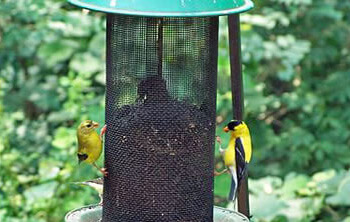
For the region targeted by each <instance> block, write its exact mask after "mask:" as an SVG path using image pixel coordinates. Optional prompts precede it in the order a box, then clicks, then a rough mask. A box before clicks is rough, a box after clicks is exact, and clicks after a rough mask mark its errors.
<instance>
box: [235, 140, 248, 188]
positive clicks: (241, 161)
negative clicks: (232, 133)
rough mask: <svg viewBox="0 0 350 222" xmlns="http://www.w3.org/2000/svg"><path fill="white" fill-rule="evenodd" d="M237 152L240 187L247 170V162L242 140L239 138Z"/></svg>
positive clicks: (236, 144)
mask: <svg viewBox="0 0 350 222" xmlns="http://www.w3.org/2000/svg"><path fill="white" fill-rule="evenodd" d="M235 150H236V167H237V179H238V187H239V184H240V181H241V180H242V178H243V177H244V176H245V172H246V170H247V162H246V160H245V151H244V146H243V143H242V140H241V138H237V139H236V142H235Z"/></svg>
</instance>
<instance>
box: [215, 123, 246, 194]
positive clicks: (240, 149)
mask: <svg viewBox="0 0 350 222" xmlns="http://www.w3.org/2000/svg"><path fill="white" fill-rule="evenodd" d="M224 131H225V132H230V133H231V138H230V141H229V144H228V148H227V149H225V150H224V149H222V148H221V140H220V138H217V141H218V142H219V143H220V153H221V154H222V155H223V157H224V162H225V166H226V167H227V168H228V169H229V171H230V174H231V175H232V181H231V189H230V194H229V200H231V201H234V200H235V199H236V197H237V190H238V188H239V185H240V182H241V180H242V179H243V178H244V176H245V172H246V170H247V165H248V163H249V162H250V159H251V156H252V143H251V138H250V133H249V129H248V126H247V125H246V124H245V123H244V122H243V121H239V120H231V121H230V122H229V123H228V124H227V126H226V127H225V128H224Z"/></svg>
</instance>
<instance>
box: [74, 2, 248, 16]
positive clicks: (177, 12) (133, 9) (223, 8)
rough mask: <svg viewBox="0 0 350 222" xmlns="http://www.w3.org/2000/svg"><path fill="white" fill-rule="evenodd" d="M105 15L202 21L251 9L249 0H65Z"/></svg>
mask: <svg viewBox="0 0 350 222" xmlns="http://www.w3.org/2000/svg"><path fill="white" fill-rule="evenodd" d="M68 2H70V3H71V4H73V5H76V6H79V7H81V8H86V9H90V10H94V11H100V12H105V13H114V14H124V15H136V16H149V17H203V16H220V15H228V14H235V13H241V12H245V11H248V10H250V9H252V8H253V7H254V4H253V2H252V1H251V0H68Z"/></svg>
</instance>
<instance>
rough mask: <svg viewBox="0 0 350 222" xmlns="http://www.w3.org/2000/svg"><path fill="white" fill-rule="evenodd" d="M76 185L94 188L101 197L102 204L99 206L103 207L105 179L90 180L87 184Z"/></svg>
mask: <svg viewBox="0 0 350 222" xmlns="http://www.w3.org/2000/svg"><path fill="white" fill-rule="evenodd" d="M75 184H80V185H85V186H89V187H92V188H93V189H95V190H96V191H97V192H98V196H99V197H100V203H99V205H102V203H103V198H102V197H103V178H97V179H94V180H88V181H85V182H76V183H75Z"/></svg>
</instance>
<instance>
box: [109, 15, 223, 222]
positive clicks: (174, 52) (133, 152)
mask: <svg viewBox="0 0 350 222" xmlns="http://www.w3.org/2000/svg"><path fill="white" fill-rule="evenodd" d="M217 31H218V18H217V17H211V18H151V17H136V16H135V17H134V16H125V15H112V14H110V15H108V18H107V97H106V123H107V134H106V141H105V166H106V168H107V170H108V173H109V174H108V177H107V178H105V184H104V188H105V192H104V203H103V221H105V222H107V221H108V222H109V221H123V222H127V221H132V222H135V221H167V222H168V221H212V217H213V154H214V138H215V104H216V75H217V48H218V45H217V41H218V39H217V38H218V33H217Z"/></svg>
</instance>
